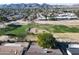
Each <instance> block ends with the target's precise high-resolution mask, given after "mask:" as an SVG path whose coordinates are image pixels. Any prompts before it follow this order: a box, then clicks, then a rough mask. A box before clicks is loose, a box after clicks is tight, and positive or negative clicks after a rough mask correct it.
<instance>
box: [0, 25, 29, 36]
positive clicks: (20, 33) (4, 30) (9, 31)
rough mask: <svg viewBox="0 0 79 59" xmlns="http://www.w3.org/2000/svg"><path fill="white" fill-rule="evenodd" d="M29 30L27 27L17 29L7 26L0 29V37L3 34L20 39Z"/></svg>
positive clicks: (22, 26)
mask: <svg viewBox="0 0 79 59" xmlns="http://www.w3.org/2000/svg"><path fill="white" fill-rule="evenodd" d="M28 28H29V25H21V26H19V27H17V26H7V27H6V28H2V29H0V35H5V34H12V35H15V36H17V37H22V36H25V35H26V34H27V30H28Z"/></svg>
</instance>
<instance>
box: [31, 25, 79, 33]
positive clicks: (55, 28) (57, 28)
mask: <svg viewBox="0 0 79 59" xmlns="http://www.w3.org/2000/svg"><path fill="white" fill-rule="evenodd" d="M31 26H32V27H36V28H39V29H45V30H47V31H49V32H54V33H78V32H79V26H77V27H68V26H65V25H47V24H46V25H45V24H44V25H42V24H32V25H31Z"/></svg>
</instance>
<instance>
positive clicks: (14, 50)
mask: <svg viewBox="0 0 79 59" xmlns="http://www.w3.org/2000/svg"><path fill="white" fill-rule="evenodd" d="M28 46H29V43H28V42H16V43H2V44H1V46H0V55H22V53H23V52H24V49H25V47H26V50H27V47H28Z"/></svg>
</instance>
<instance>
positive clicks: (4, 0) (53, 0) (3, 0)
mask: <svg viewBox="0 0 79 59" xmlns="http://www.w3.org/2000/svg"><path fill="white" fill-rule="evenodd" d="M78 2H79V0H0V4H11V3H15V4H16V3H48V4H60V3H61V4H70V3H71V4H72V3H78Z"/></svg>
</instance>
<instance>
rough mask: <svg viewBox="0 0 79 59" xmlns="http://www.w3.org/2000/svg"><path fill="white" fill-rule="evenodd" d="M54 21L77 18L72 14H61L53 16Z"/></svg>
mask: <svg viewBox="0 0 79 59" xmlns="http://www.w3.org/2000/svg"><path fill="white" fill-rule="evenodd" d="M54 18H55V19H56V20H75V19H78V17H77V16H76V15H75V14H74V13H61V14H57V15H55V16H54Z"/></svg>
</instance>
